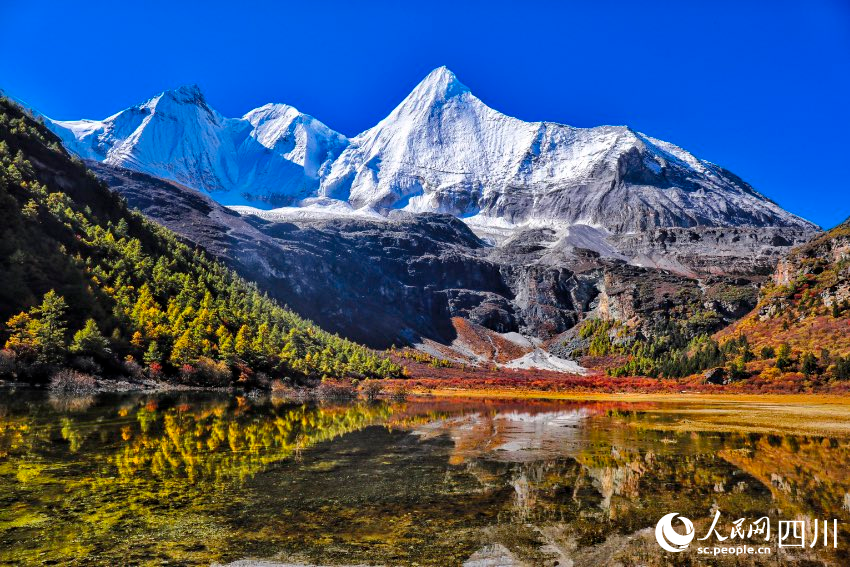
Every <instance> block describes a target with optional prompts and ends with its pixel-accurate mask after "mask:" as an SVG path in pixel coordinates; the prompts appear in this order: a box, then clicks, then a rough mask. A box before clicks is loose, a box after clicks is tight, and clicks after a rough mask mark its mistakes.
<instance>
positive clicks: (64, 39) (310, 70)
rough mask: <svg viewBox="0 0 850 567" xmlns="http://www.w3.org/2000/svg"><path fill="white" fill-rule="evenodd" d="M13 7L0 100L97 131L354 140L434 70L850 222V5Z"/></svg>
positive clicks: (500, 99) (6, 6) (15, 1)
mask: <svg viewBox="0 0 850 567" xmlns="http://www.w3.org/2000/svg"><path fill="white" fill-rule="evenodd" d="M408 4H412V2H386V3H383V2H353V1H348V2H328V1H325V2H321V1H315V2H313V1H304V0H302V1H299V2H295V3H291V4H287V3H285V2H271V1H270V2H258V1H251V0H238V1H233V0H229V1H218V0H207V1H206V2H180V1H178V0H170V1H150V2H144V1H139V2H100V1H90V2H69V1H66V0H63V1H61V2H60V1H56V2H43V1H40V0H0V53H2V54H3V55H2V57H0V88H2V89H5V90H6V91H8V92H9V93H10V94H12V95H15V96H17V97H20V98H21V99H23V100H25V101H27V102H28V103H29V104H30V105H32V106H33V107H35V108H36V109H38V110H40V111H41V112H43V113H45V114H47V115H48V116H51V117H54V118H60V119H71V118H81V117H85V118H103V117H105V116H107V115H109V114H112V113H114V112H116V111H118V110H121V109H122V108H124V107H127V106H130V105H132V104H135V103H137V102H140V101H142V100H144V99H147V98H149V97H150V96H152V95H154V94H156V93H158V92H160V91H162V90H164V89H166V88H171V87H175V86H178V85H181V84H186V83H197V84H199V85H200V86H201V88H202V89H203V91H204V92H205V93H206V95H207V99H208V100H209V102H210V103H211V104H212V105H213V106H214V107H215V108H217V109H218V110H219V111H220V112H222V113H223V114H225V115H228V116H239V115H241V114H243V113H244V112H245V111H247V110H249V109H251V108H254V107H256V106H259V105H261V104H264V103H266V102H286V103H288V104H292V105H294V106H296V107H298V108H299V109H300V110H302V111H304V112H307V113H309V114H312V115H314V116H316V117H317V118H319V119H320V120H322V121H323V122H325V123H326V124H328V125H329V126H330V127H332V128H334V129H336V130H339V131H341V132H343V133H344V134H347V135H353V134H356V133H358V132H360V131H362V130H364V129H366V128H368V127H370V126H372V125H374V124H375V123H376V122H377V121H378V120H380V119H381V118H383V117H384V116H385V115H386V114H387V113H388V112H389V111H390V110H391V109H392V108H393V107H394V106H395V105H396V104H397V103H398V102H399V101H400V100H401V99H402V98H403V97H404V96H405V95H406V94H407V93H408V92H409V91H410V89H411V88H412V87H413V86H414V85H415V84H416V83H417V82H418V81H419V80H420V79H421V78H422V77H424V76H425V74H426V73H428V71H430V70H431V69H433V68H435V67H438V66H440V65H446V66H448V67H449V68H450V69H452V70H453V71H454V72H455V74H457V76H458V78H460V80H461V81H462V82H464V83H465V84H466V85H468V86H469V87H470V88H471V89H472V91H473V93H475V94H476V95H477V96H478V97H479V98H481V99H482V100H483V101H484V102H485V103H487V104H488V105H489V106H491V107H493V108H495V109H497V110H500V111H502V112H504V113H506V114H510V115H513V116H516V117H519V118H522V119H525V120H551V121H556V122H562V123H566V124H571V125H575V126H594V125H599V124H628V125H630V126H632V127H634V128H636V129H638V130H641V131H643V132H645V133H647V134H650V135H652V136H655V137H659V138H662V139H665V140H668V141H670V142H673V143H675V144H678V145H680V146H683V147H684V148H686V149H688V150H690V151H691V152H693V153H694V154H696V155H697V156H699V157H702V158H704V159H707V160H710V161H713V162H715V163H718V164H720V165H723V166H724V167H726V168H728V169H730V170H732V171H733V172H735V173H737V174H738V175H740V176H741V177H743V178H744V179H746V180H747V181H749V182H750V183H752V184H753V185H754V186H755V187H756V189H757V190H759V191H761V192H762V193H764V194H766V195H767V196H769V197H771V198H772V199H774V200H775V201H777V202H778V203H779V204H780V205H782V206H784V207H785V208H787V209H789V210H791V211H792V212H795V213H797V214H799V215H802V216H804V217H806V218H808V219H810V220H812V221H814V222H816V223H818V224H820V225H822V226H825V227H829V226H833V225H835V224H837V223H838V222H840V221H842V220H843V219H845V218H846V217H847V216H850V171H848V170H850V1H849V0H810V1H806V2H786V1H782V0H773V1H767V0H764V1H756V0H753V1H726V0H713V1H706V2H702V1H691V0H677V1H670V2H652V1H649V0H647V1H646V2H633V1H629V2H626V1H622V2H605V1H598V0H595V1H592V2H590V1H587V2H540V3H534V2H527V1H526V2H522V3H520V2H516V3H503V2H498V1H489V2H473V1H464V0H450V1H447V2H444V1H442V0H430V1H428V2H421V3H418V4H419V5H420V6H421V7H418V8H412V7H410V6H409V5H408Z"/></svg>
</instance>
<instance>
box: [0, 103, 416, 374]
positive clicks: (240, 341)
mask: <svg viewBox="0 0 850 567" xmlns="http://www.w3.org/2000/svg"><path fill="white" fill-rule="evenodd" d="M0 211H2V213H3V218H2V221H0V274H2V276H0V322H5V325H2V326H0V345H2V344H5V346H6V349H5V350H3V351H2V359H0V374H5V375H6V376H7V377H8V376H14V375H17V376H18V377H19V378H30V379H43V378H47V377H48V376H49V375H50V374H51V373H52V372H55V371H56V369H58V368H61V367H64V366H72V367H76V368H78V369H80V370H84V371H85V370H87V371H90V372H92V373H99V374H102V375H103V376H119V375H128V374H141V373H144V374H146V375H148V376H152V377H165V378H172V379H179V380H182V381H185V382H190V383H195V384H202V385H228V384H230V383H232V382H233V381H242V382H251V381H256V380H257V379H258V378H259V379H260V380H261V381H262V380H265V376H268V377H271V378H287V377H290V378H293V379H303V378H307V377H312V378H319V377H323V376H334V377H342V376H364V377H365V376H369V377H386V376H399V375H401V373H402V369H401V367H399V366H398V365H396V364H394V363H392V362H391V361H389V360H388V359H386V358H383V357H381V356H379V355H377V354H376V353H374V352H373V351H370V350H367V349H365V348H363V347H361V346H359V345H356V344H354V343H352V342H349V341H346V340H343V339H340V338H339V337H337V336H334V335H331V334H329V333H326V332H324V331H322V330H321V329H319V328H317V327H316V326H315V325H313V324H312V323H310V322H308V321H305V320H303V319H301V318H300V317H298V316H297V315H295V314H294V313H292V312H291V311H289V310H287V309H285V308H283V307H281V306H279V305H278V304H277V303H275V302H274V301H272V300H271V299H269V298H268V297H266V296H265V295H264V294H261V293H260V292H258V291H257V289H256V288H255V287H254V286H253V285H252V284H249V283H247V282H246V281H244V280H242V279H240V278H239V277H238V276H236V275H235V274H234V273H232V272H231V271H230V270H228V269H226V268H224V267H223V266H222V265H220V264H219V263H217V262H215V261H213V260H211V259H210V258H209V257H208V256H206V254H205V253H203V252H202V251H200V250H192V249H191V248H189V247H188V246H186V245H185V244H183V243H181V242H180V241H179V240H178V239H177V237H176V236H175V235H174V234H173V233H171V232H169V231H168V230H166V229H164V228H162V227H160V226H158V225H156V224H154V223H152V222H151V221H148V220H146V219H145V218H144V217H143V216H142V215H141V214H139V213H137V212H134V211H130V210H128V208H127V206H126V204H125V202H124V201H123V199H122V198H121V197H119V196H117V195H116V194H114V193H112V192H111V191H110V190H109V189H108V188H107V187H106V186H105V185H104V184H103V183H101V182H100V181H99V180H97V178H96V177H95V176H94V175H93V174H92V173H91V172H89V171H88V170H87V169H86V168H85V166H84V165H83V164H82V163H81V162H80V161H79V160H77V159H75V158H71V157H70V156H69V155H68V153H67V152H66V151H65V150H64V149H63V148H62V146H61V144H60V142H59V140H58V138H56V137H55V136H54V135H53V134H52V133H51V132H50V131H49V130H47V129H46V128H45V127H44V126H43V125H42V124H41V123H39V122H38V121H37V120H35V119H33V118H32V117H31V116H29V115H28V114H27V113H26V112H25V111H23V110H22V109H21V108H20V107H19V106H17V105H16V104H14V103H12V102H11V101H9V100H7V99H0ZM0 378H2V376H0Z"/></svg>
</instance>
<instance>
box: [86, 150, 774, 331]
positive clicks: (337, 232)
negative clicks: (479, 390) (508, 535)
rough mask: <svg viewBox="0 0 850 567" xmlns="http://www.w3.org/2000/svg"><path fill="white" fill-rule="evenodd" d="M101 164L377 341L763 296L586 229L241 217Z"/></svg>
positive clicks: (107, 176) (213, 243)
mask: <svg viewBox="0 0 850 567" xmlns="http://www.w3.org/2000/svg"><path fill="white" fill-rule="evenodd" d="M91 166H92V168H93V169H94V170H95V171H96V172H97V174H98V175H99V176H100V177H102V178H103V179H104V180H106V181H107V183H109V184H110V186H112V187H113V188H114V189H116V190H118V191H119V192H120V193H121V194H123V195H124V196H125V197H126V198H127V199H128V201H129V203H130V205H131V206H135V207H138V208H140V209H141V210H142V211H143V212H144V213H145V214H146V215H148V216H150V217H151V218H153V219H154V220H156V221H158V222H160V223H162V224H164V225H165V226H167V227H168V228H170V229H172V230H174V231H175V232H177V233H178V234H181V235H183V236H184V237H185V238H186V239H187V240H188V241H190V242H193V243H196V244H198V245H200V246H202V247H204V248H206V249H207V250H208V251H209V252H210V253H212V254H214V255H215V256H217V257H219V258H221V259H223V260H224V261H226V262H227V263H229V264H230V265H231V266H233V267H234V268H236V269H237V270H238V271H239V272H240V273H241V274H243V275H245V276H246V277H248V278H249V279H252V280H254V281H257V282H258V283H259V284H260V285H261V286H262V288H263V289H265V290H267V291H268V292H269V293H270V294H271V295H273V296H275V297H277V298H278V299H280V300H281V301H282V302H285V303H287V304H288V305H289V306H291V307H292V308H294V309H295V310H296V311H297V312H299V313H301V314H303V315H305V316H307V317H309V318H311V319H313V320H314V321H316V322H317V323H319V324H320V325H322V326H323V327H325V328H327V329H329V330H332V331H336V332H339V333H341V334H343V335H345V336H347V337H350V338H353V339H356V340H358V341H361V342H364V343H366V344H369V345H372V346H376V347H386V346H389V345H391V344H405V343H408V344H418V343H421V342H422V341H424V340H426V339H430V340H433V341H436V342H439V343H443V344H449V343H451V342H452V341H453V340H454V339H455V338H456V334H457V331H456V328H455V327H456V325H455V323H453V319H454V318H457V317H460V318H463V319H465V320H468V321H470V322H471V323H473V324H476V325H478V326H480V327H483V328H485V329H489V330H491V331H492V332H494V333H501V334H505V333H519V334H522V335H524V336H526V337H530V338H531V339H533V340H536V341H543V342H545V341H547V340H552V339H555V338H557V337H558V336H560V334H562V333H564V332H565V331H568V330H569V329H571V328H573V327H574V326H575V325H576V323H577V322H579V321H580V320H582V319H584V318H586V317H589V316H594V315H599V316H605V317H611V318H614V319H618V320H622V321H628V322H629V323H631V324H634V325H636V326H638V327H641V326H645V327H646V329H647V332H651V329H653V328H656V327H657V326H658V325H660V324H662V323H663V321H664V320H665V319H666V318H669V317H671V316H673V317H686V316H691V315H693V314H695V313H701V314H702V315H701V316H702V317H703V320H704V321H703V323H704V327H701V328H700V329H701V330H702V331H706V330H708V331H713V330H716V329H717V328H719V327H721V326H723V325H724V324H726V323H728V322H729V321H731V320H733V319H734V318H735V317H737V316H740V315H741V314H743V313H746V312H747V311H748V310H749V309H750V308H752V306H753V305H754V304H755V295H756V291H755V286H754V283H753V281H754V279H753V278H751V277H748V278H744V277H740V276H737V275H726V274H722V275H717V276H712V275H704V276H703V277H702V278H701V280H697V279H694V278H691V277H687V276H685V275H682V274H677V273H674V272H672V271H663V270H659V269H657V268H643V267H639V266H634V265H630V264H629V263H628V262H627V261H626V259H624V258H621V257H616V255H615V254H614V253H613V252H612V253H611V254H609V255H608V256H603V255H602V254H600V253H599V252H597V251H594V250H591V249H588V248H583V247H581V246H579V244H580V243H582V239H581V238H579V236H582V235H581V234H579V235H576V234H573V237H572V239H571V240H570V239H567V241H564V240H563V238H559V237H558V234H557V233H556V231H552V230H547V229H535V230H530V231H521V232H519V233H517V234H516V235H515V236H514V237H513V238H511V239H509V240H508V241H506V242H504V243H503V244H502V245H500V246H491V245H488V244H486V243H485V242H483V241H482V240H481V239H479V238H478V237H477V236H476V235H475V234H474V233H473V232H472V231H470V229H469V227H468V226H467V225H465V224H464V223H463V222H461V221H459V220H458V219H456V218H454V217H452V216H450V215H439V214H424V213H423V214H410V213H407V212H403V211H396V212H393V213H390V214H389V215H388V216H387V217H378V218H331V219H315V218H304V219H300V220H297V221H292V222H280V221H273V220H267V219H263V218H260V217H258V216H253V215H248V216H241V215H238V214H236V213H234V212H233V211H231V210H229V209H227V208H224V207H222V206H220V205H218V204H217V203H215V202H214V201H212V200H211V199H209V198H208V197H206V196H204V195H201V194H199V193H197V192H194V191H191V190H187V189H186V188H184V187H180V186H178V185H175V184H173V183H168V182H164V181H162V180H159V179H155V178H152V177H150V176H147V175H144V174H141V173H137V172H132V171H129V170H126V169H120V168H115V167H111V166H106V165H102V164H91ZM553 243H554V244H557V246H555V245H553ZM736 261H738V262H741V263H742V264H743V263H744V259H743V258H740V257H738V258H737V259H736ZM689 269H691V268H689ZM755 279H758V278H755ZM703 323H701V324H703Z"/></svg>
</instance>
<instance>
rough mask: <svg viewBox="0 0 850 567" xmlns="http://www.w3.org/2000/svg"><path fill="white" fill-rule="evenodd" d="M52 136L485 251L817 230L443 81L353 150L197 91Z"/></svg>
mask: <svg viewBox="0 0 850 567" xmlns="http://www.w3.org/2000/svg"><path fill="white" fill-rule="evenodd" d="M50 124H51V127H52V128H53V129H54V130H55V131H56V132H57V134H59V135H60V136H61V137H62V139H63V141H64V142H65V144H66V145H67V147H68V148H69V149H71V150H72V151H74V152H76V153H78V154H79V155H80V156H82V157H84V158H89V159H95V160H99V161H103V162H106V163H108V164H112V165H121V166H124V167H128V168H131V169H135V170H138V171H142V172H145V173H149V174H152V175H155V176H157V177H162V178H165V179H169V180H174V181H177V182H179V183H182V184H184V185H187V186H190V187H193V188H196V189H201V190H205V191H208V192H210V193H211V196H212V197H213V198H215V199H216V200H218V201H219V202H221V203H223V204H225V205H251V206H253V207H255V208H264V209H269V208H281V207H283V208H287V209H288V208H291V207H298V206H301V205H302V204H309V207H310V209H311V210H310V214H311V215H314V214H327V215H333V214H338V215H342V214H351V213H352V211H356V210H359V209H365V210H367V212H368V214H372V212H371V211H373V210H376V211H381V210H385V209H403V210H406V211H410V212H443V213H449V214H452V215H455V216H458V217H460V218H462V219H464V220H465V221H466V222H467V223H468V224H469V225H470V227H473V228H474V229H475V230H476V231H477V232H479V233H480V234H482V235H493V238H494V240H499V239H501V238H504V235H505V234H510V233H512V232H514V231H515V230H516V229H518V228H528V227H539V226H551V227H553V228H555V229H558V230H564V229H565V228H566V227H570V226H575V225H586V226H589V227H593V228H595V229H598V230H599V231H600V234H602V235H605V234H609V233H615V234H623V233H634V232H641V231H646V230H649V229H653V228H657V227H694V226H741V227H766V226H769V227H790V228H795V229H801V230H803V231H813V230H816V228H817V227H815V226H814V225H812V224H811V223H808V222H807V221H805V220H803V219H801V218H799V217H796V216H794V215H792V214H790V213H788V212H786V211H784V210H783V209H781V208H780V207H779V206H778V205H776V204H775V203H773V202H772V201H770V200H769V199H766V198H765V197H763V196H762V195H760V194H759V193H757V192H755V191H754V190H753V189H752V188H751V187H750V186H749V185H748V184H747V183H745V182H744V181H742V180H741V179H740V178H738V177H737V176H735V175H734V174H732V173H730V172H728V171H726V170H724V169H723V168H721V167H719V166H716V165H714V164H711V163H709V162H706V161H702V160H700V159H697V158H696V157H694V156H693V155H691V154H690V153H688V152H687V151H685V150H683V149H681V148H679V147H677V146H674V145H673V144H669V143H667V142H663V141H661V140H657V139H655V138H651V137H649V136H646V135H644V134H641V133H639V132H636V131H634V130H632V129H630V128H628V127H625V126H600V127H595V128H574V127H571V126H565V125H562V124H555V123H551V122H524V121H522V120H518V119H516V118H512V117H510V116H506V115H504V114H502V113H500V112H498V111H496V110H493V109H491V108H489V107H488V106H487V105H485V104H484V103H483V102H481V100H479V99H478V98H476V97H475V96H474V95H473V94H472V93H471V92H470V90H469V89H468V88H467V87H466V86H465V85H464V84H463V83H461V82H460V81H459V80H458V79H457V77H455V75H454V74H453V73H452V72H451V71H449V70H448V69H446V68H445V67H440V68H439V69H436V70H434V71H433V72H431V73H430V74H429V75H428V76H427V77H426V78H425V79H424V80H423V81H422V82H421V83H420V84H419V85H418V86H417V87H416V88H415V89H413V91H412V92H411V93H410V94H409V95H408V96H407V97H406V98H405V99H404V100H403V101H402V102H401V104H399V106H398V107H396V108H395V109H394V110H393V111H392V112H391V113H390V114H389V116H387V117H386V118H384V119H383V120H381V121H380V122H379V123H378V124H377V125H376V126H374V127H373V128H371V129H369V130H366V131H365V132H363V133H361V134H360V135H358V136H356V137H354V138H352V139H351V140H348V139H346V138H345V137H344V136H343V135H341V134H339V133H337V132H334V131H333V130H331V129H329V128H328V127H327V126H325V125H324V124H322V123H321V122H319V121H318V120H316V119H314V118H312V117H310V116H307V115H305V114H302V113H300V112H298V111H297V110H296V109H294V108H292V107H291V106H288V105H285V104H268V105H265V106H262V107H260V108H257V109H255V110H252V111H251V112H249V113H247V114H246V115H245V116H243V117H242V118H240V119H233V118H225V117H222V116H221V115H220V114H218V113H217V112H216V111H215V110H213V109H212V108H211V107H210V106H209V105H208V104H207V102H206V101H205V99H204V97H203V95H202V94H201V92H200V91H199V90H198V88H197V87H182V88H180V89H176V90H173V91H167V92H164V93H162V94H160V95H159V96H157V97H154V98H152V99H150V100H149V101H147V102H145V103H143V104H140V105H137V106H134V107H132V108H129V109H127V110H124V111H122V112H119V113H118V114H115V115H113V116H111V117H109V118H107V119H105V120H102V121H92V120H78V121H52V122H50ZM334 203H336V204H334ZM291 213H292V211H287V214H291ZM281 214H282V213H281Z"/></svg>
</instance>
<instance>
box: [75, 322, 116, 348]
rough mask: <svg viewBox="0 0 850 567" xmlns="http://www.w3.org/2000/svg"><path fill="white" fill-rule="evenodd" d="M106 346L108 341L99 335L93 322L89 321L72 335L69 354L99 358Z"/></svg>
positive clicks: (98, 330)
mask: <svg viewBox="0 0 850 567" xmlns="http://www.w3.org/2000/svg"><path fill="white" fill-rule="evenodd" d="M108 346H109V341H108V340H107V338H106V337H104V336H103V335H102V334H101V333H100V329H98V328H97V323H96V322H95V320H94V319H89V320H87V321H86V324H85V326H84V327H83V328H82V329H80V330H79V331H77V332H76V333H74V340H73V341H72V342H71V352H73V353H86V354H94V355H98V356H101V355H103V354H104V353H105V352H106V349H107V347H108Z"/></svg>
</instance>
